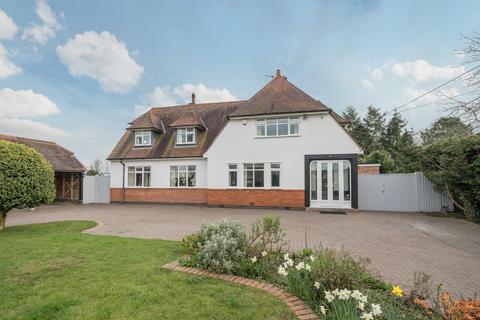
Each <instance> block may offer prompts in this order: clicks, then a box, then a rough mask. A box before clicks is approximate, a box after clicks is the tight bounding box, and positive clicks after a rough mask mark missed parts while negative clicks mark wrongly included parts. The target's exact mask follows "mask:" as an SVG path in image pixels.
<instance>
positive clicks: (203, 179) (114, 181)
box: [110, 159, 207, 188]
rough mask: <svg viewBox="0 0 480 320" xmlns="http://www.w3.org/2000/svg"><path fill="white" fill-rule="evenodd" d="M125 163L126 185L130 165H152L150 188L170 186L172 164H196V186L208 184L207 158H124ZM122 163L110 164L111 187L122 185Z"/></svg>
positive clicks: (204, 186) (201, 186) (203, 186)
mask: <svg viewBox="0 0 480 320" xmlns="http://www.w3.org/2000/svg"><path fill="white" fill-rule="evenodd" d="M123 162H124V163H125V187H126V188H128V186H127V181H128V179H127V178H128V177H127V174H128V168H127V167H129V166H150V167H151V173H150V179H151V186H150V188H170V166H178V165H187V166H189V165H195V166H196V175H197V177H196V178H197V181H196V186H195V187H196V188H206V186H207V160H206V159H178V160H170V159H168V160H163V159H161V160H157V159H154V160H124V161H123ZM122 170H123V167H122V164H121V163H120V161H111V165H110V188H121V187H122Z"/></svg>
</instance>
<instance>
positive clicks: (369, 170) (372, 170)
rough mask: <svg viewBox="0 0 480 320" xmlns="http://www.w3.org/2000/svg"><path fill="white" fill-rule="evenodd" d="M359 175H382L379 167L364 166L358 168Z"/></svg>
mask: <svg viewBox="0 0 480 320" xmlns="http://www.w3.org/2000/svg"><path fill="white" fill-rule="evenodd" d="M358 174H380V166H379V165H368V164H363V165H360V166H358Z"/></svg>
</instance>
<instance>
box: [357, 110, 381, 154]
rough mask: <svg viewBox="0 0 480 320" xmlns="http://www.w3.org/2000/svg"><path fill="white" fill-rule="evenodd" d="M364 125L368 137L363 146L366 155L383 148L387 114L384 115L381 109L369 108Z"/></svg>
mask: <svg viewBox="0 0 480 320" xmlns="http://www.w3.org/2000/svg"><path fill="white" fill-rule="evenodd" d="M362 124H363V126H364V127H365V130H366V136H365V139H364V142H363V145H362V147H363V151H364V152H365V154H369V153H370V152H372V151H373V150H375V149H379V148H382V147H383V143H382V142H383V139H384V136H385V113H382V112H381V111H380V108H375V107H374V106H369V107H368V108H367V115H366V116H365V117H364V118H363V121H362Z"/></svg>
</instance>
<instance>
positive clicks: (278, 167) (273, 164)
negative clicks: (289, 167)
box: [270, 163, 280, 169]
mask: <svg viewBox="0 0 480 320" xmlns="http://www.w3.org/2000/svg"><path fill="white" fill-rule="evenodd" d="M270 168H272V169H280V163H272V164H270Z"/></svg>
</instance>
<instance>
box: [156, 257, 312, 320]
mask: <svg viewBox="0 0 480 320" xmlns="http://www.w3.org/2000/svg"><path fill="white" fill-rule="evenodd" d="M162 268H164V269H169V270H175V271H180V272H184V273H189V274H193V275H198V276H205V277H210V278H214V279H221V280H225V281H229V282H233V283H237V284H241V285H244V286H247V287H251V288H255V289H259V290H262V291H265V292H267V293H270V294H272V295H274V296H276V297H277V298H280V300H282V301H283V302H284V303H285V304H286V305H287V306H288V308H289V309H290V310H291V311H292V312H293V313H294V314H295V315H296V316H297V317H298V319H300V320H319V317H318V316H317V315H316V314H315V313H314V312H313V311H312V309H311V308H310V307H309V306H308V305H307V304H305V302H303V301H302V300H300V299H299V298H297V297H296V296H294V295H293V294H291V293H288V292H287V291H285V290H283V289H282V288H279V287H277V286H274V285H273V284H270V283H267V282H263V281H258V280H253V279H249V278H243V277H239V276H234V275H228V274H221V273H214V272H210V271H207V270H203V269H197V268H190V267H183V266H182V265H180V263H179V262H178V261H174V262H170V263H167V264H164V265H163V266H162Z"/></svg>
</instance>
